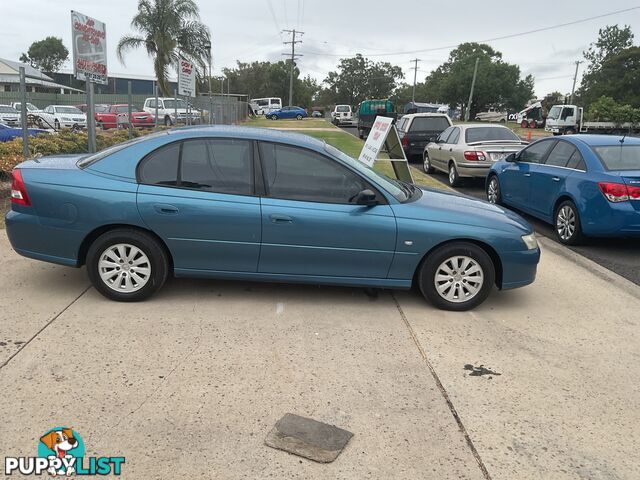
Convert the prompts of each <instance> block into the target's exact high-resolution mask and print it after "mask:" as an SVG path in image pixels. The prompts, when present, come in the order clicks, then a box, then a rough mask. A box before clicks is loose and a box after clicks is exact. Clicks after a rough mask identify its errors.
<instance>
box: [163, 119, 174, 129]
mask: <svg viewBox="0 0 640 480" xmlns="http://www.w3.org/2000/svg"><path fill="white" fill-rule="evenodd" d="M171 125H173V122H172V121H171V117H164V126H165V127H170V126H171Z"/></svg>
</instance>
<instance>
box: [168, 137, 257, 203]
mask: <svg viewBox="0 0 640 480" xmlns="http://www.w3.org/2000/svg"><path fill="white" fill-rule="evenodd" d="M252 163H253V162H252V154H251V143H250V142H248V141H246V140H235V139H222V138H221V139H207V140H205V139H202V140H187V141H185V142H184V144H183V146H182V156H181V162H180V183H179V186H181V187H184V188H193V189H197V190H205V191H208V192H217V193H230V194H234V195H251V194H252V193H253V181H252V178H253V168H252Z"/></svg>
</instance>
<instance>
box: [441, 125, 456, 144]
mask: <svg viewBox="0 0 640 480" xmlns="http://www.w3.org/2000/svg"><path fill="white" fill-rule="evenodd" d="M454 128H455V127H449V128H447V129H446V130H445V131H444V132H442V133H441V134H440V135H438V138H437V142H438V143H447V140H448V138H449V135H451V132H453V129H454Z"/></svg>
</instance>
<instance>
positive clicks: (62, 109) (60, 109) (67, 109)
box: [56, 107, 82, 115]
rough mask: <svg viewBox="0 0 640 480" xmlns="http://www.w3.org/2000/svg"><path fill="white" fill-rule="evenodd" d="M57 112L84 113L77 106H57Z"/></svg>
mask: <svg viewBox="0 0 640 480" xmlns="http://www.w3.org/2000/svg"><path fill="white" fill-rule="evenodd" d="M56 112H58V113H73V114H75V115H79V114H82V112H81V111H80V110H78V109H77V108H76V107H56Z"/></svg>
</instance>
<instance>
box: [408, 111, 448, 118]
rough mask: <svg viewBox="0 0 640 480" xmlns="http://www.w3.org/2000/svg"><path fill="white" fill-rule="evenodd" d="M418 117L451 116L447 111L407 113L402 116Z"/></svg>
mask: <svg viewBox="0 0 640 480" xmlns="http://www.w3.org/2000/svg"><path fill="white" fill-rule="evenodd" d="M416 117H449V115H447V114H446V113H436V112H433V113H407V114H405V115H403V116H402V118H416Z"/></svg>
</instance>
